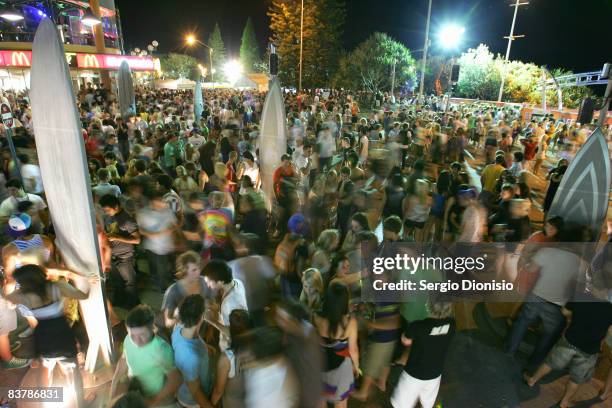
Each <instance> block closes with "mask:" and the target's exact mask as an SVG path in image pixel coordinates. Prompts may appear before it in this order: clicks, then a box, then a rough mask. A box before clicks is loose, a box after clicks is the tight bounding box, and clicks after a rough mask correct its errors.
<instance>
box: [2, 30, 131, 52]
mask: <svg viewBox="0 0 612 408" xmlns="http://www.w3.org/2000/svg"><path fill="white" fill-rule="evenodd" d="M34 34H35V33H31V32H16V31H1V30H0V43H2V42H33V41H34ZM64 44H74V45H89V46H92V47H93V46H95V42H94V38H93V35H91V34H79V35H70V34H68V33H66V32H64ZM104 46H105V47H106V48H119V41H118V40H116V39H113V38H108V37H105V38H104Z"/></svg>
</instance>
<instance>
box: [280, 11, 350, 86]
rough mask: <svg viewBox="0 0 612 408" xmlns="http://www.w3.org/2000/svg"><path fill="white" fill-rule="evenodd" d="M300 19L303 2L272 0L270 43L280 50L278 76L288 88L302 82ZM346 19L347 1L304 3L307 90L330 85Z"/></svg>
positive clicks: (303, 76) (303, 78) (304, 83)
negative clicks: (300, 80) (300, 79)
mask: <svg viewBox="0 0 612 408" xmlns="http://www.w3.org/2000/svg"><path fill="white" fill-rule="evenodd" d="M300 15H301V1H300V0H272V2H271V4H270V7H269V9H268V16H269V17H270V30H271V31H272V36H271V38H270V41H271V42H272V43H274V44H275V46H276V47H277V48H276V49H277V53H278V56H279V76H280V78H281V82H282V83H283V85H287V86H296V87H297V85H298V82H299V60H300V55H299V54H300ZM345 15H346V11H345V1H344V0H304V30H303V64H304V66H303V69H302V86H303V87H304V88H312V87H320V86H327V85H329V82H330V79H331V78H332V77H333V75H334V73H335V71H336V69H337V67H338V59H339V56H340V53H341V51H342V47H341V42H342V41H341V40H342V38H341V37H342V34H343V26H344V20H345Z"/></svg>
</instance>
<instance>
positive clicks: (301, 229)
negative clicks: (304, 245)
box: [287, 213, 308, 236]
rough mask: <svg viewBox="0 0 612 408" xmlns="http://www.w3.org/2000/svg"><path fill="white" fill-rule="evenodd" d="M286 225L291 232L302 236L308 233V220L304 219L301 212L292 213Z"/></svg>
mask: <svg viewBox="0 0 612 408" xmlns="http://www.w3.org/2000/svg"><path fill="white" fill-rule="evenodd" d="M287 227H288V228H289V231H290V232H291V233H293V234H297V235H302V236H304V235H306V234H308V221H306V218H305V217H304V214H302V213H295V214H293V215H292V216H291V217H290V218H289V221H288V222H287Z"/></svg>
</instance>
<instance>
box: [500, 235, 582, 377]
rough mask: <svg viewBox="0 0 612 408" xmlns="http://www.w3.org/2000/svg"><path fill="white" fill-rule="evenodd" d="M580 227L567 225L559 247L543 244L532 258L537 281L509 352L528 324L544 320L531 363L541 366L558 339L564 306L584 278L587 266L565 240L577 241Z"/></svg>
mask: <svg viewBox="0 0 612 408" xmlns="http://www.w3.org/2000/svg"><path fill="white" fill-rule="evenodd" d="M582 232H583V231H582V230H581V229H580V228H579V227H575V228H574V227H567V226H566V227H565V228H563V230H562V231H561V232H560V234H559V235H560V240H561V241H562V242H560V243H559V244H558V245H557V246H556V247H544V248H541V249H540V250H538V251H537V252H536V253H535V255H534V256H533V257H532V258H531V262H530V263H529V266H528V270H527V273H531V274H537V281H536V283H535V285H534V286H533V288H532V289H531V292H530V293H529V294H528V295H527V297H526V298H525V300H524V301H523V308H522V309H521V312H520V314H519V316H518V318H517V319H516V321H515V323H514V325H513V327H512V333H511V335H510V341H509V344H508V353H509V354H514V353H515V352H516V351H517V350H518V348H519V346H520V344H521V342H522V340H523V338H524V337H525V334H526V333H527V330H528V329H529V326H531V325H532V324H533V323H536V322H538V321H541V324H542V330H541V334H540V338H539V339H538V342H537V344H536V347H535V350H534V351H533V354H532V356H531V363H532V364H534V365H539V363H541V362H542V361H543V360H544V358H545V357H546V355H547V354H548V352H549V351H550V349H551V347H552V345H553V344H554V343H555V342H556V341H557V339H558V337H559V335H560V334H561V332H562V330H563V328H564V327H565V318H564V317H563V314H562V313H561V308H562V307H563V306H565V304H566V303H567V302H568V301H569V300H570V299H571V297H572V296H573V294H574V291H575V289H576V286H577V283H578V281H580V280H583V279H582V278H584V277H585V275H586V271H587V269H588V265H587V263H586V262H584V261H583V260H581V259H580V257H579V256H578V255H576V254H574V253H573V252H572V251H571V250H570V248H569V247H566V248H564V247H563V246H564V245H563V242H578V241H580V237H581V234H582Z"/></svg>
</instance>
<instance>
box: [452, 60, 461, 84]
mask: <svg viewBox="0 0 612 408" xmlns="http://www.w3.org/2000/svg"><path fill="white" fill-rule="evenodd" d="M460 68H461V67H460V66H459V64H454V65H453V67H452V69H451V82H452V83H453V84H456V83H457V82H459V69H460Z"/></svg>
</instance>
